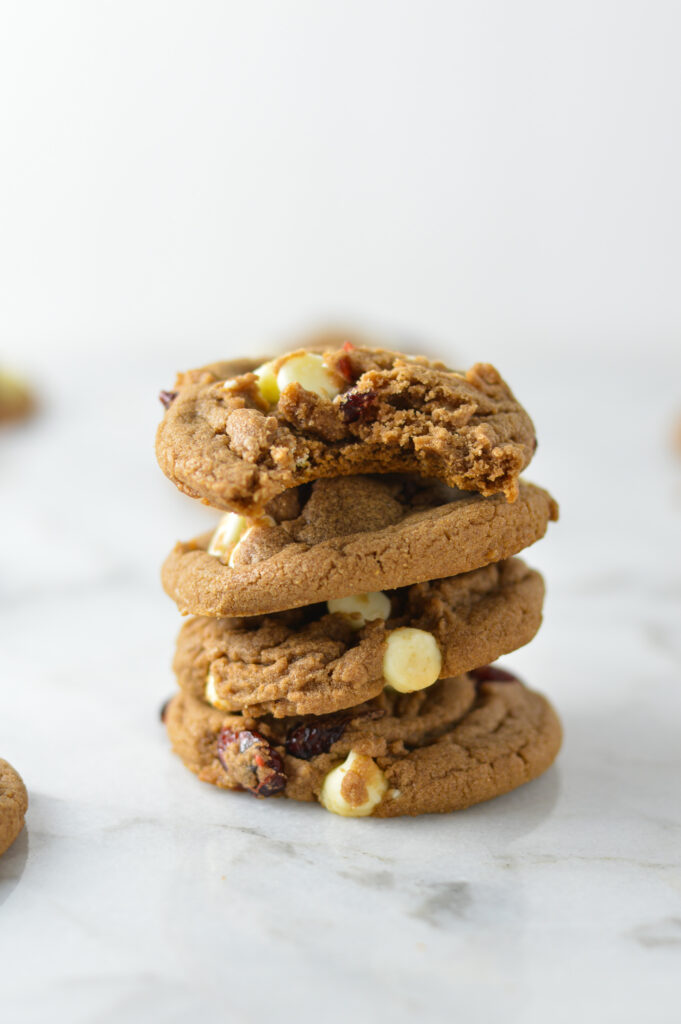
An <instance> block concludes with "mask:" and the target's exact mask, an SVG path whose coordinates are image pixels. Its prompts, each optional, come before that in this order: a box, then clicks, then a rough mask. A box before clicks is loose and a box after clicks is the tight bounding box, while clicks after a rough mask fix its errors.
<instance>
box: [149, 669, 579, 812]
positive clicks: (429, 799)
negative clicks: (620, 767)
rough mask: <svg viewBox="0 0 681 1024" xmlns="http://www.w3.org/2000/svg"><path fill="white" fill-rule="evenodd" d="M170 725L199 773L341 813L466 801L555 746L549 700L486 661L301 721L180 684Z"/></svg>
mask: <svg viewBox="0 0 681 1024" xmlns="http://www.w3.org/2000/svg"><path fill="white" fill-rule="evenodd" d="M495 676H496V677H497V678H495ZM165 722H166V727H167V729H168V734H169V736H170V739H171V742H172V744H173V747H174V749H175V752H176V753H177V754H178V755H179V756H180V758H181V759H182V761H183V762H184V763H185V765H186V766H187V767H188V768H189V769H190V770H191V771H193V772H195V773H196V774H197V775H198V776H199V778H200V779H201V780H202V781H203V782H209V783H212V784H213V785H215V786H219V787H221V788H223V789H237V790H248V791H250V792H251V793H253V794H254V795H256V796H263V797H264V796H273V795H276V794H281V795H284V796H287V797H290V798H292V799H294V800H306V801H310V800H318V801H319V802H320V803H321V804H322V805H323V806H324V807H325V808H326V809H327V810H329V811H332V812H334V813H336V814H341V815H343V816H347V817H367V816H370V815H371V816H373V817H377V818H389V817H396V816H398V815H405V814H408V815H415V814H426V813H430V812H439V811H454V810H461V809H463V808H465V807H469V806H470V805H472V804H475V803H479V802H481V801H483V800H489V799H491V798H492V797H495V796H499V795H500V794H502V793H507V792H508V791H509V790H512V789H514V788H516V787H517V786H520V785H522V784H523V783H525V782H529V781H530V780H531V779H534V778H536V777H537V776H538V775H540V774H541V773H542V772H544V771H545V770H546V769H547V768H548V767H549V765H550V764H551V763H552V761H553V760H554V758H555V756H556V754H557V753H558V750H559V748H560V743H561V727H560V722H559V720H558V718H557V716H556V713H555V711H554V710H553V708H552V707H551V705H550V704H549V703H548V701H547V700H545V698H544V697H542V696H541V695H539V694H537V693H534V692H533V691H531V690H529V689H527V688H526V687H525V686H524V685H523V684H522V683H520V682H519V681H518V680H516V679H515V678H514V677H513V676H511V675H510V674H509V673H505V672H499V671H498V670H495V669H494V668H493V667H492V668H487V669H481V670H479V671H478V672H477V673H471V674H469V675H468V676H459V677H458V678H456V679H446V680H441V681H440V682H439V683H437V684H436V685H435V686H433V687H431V688H430V689H428V690H422V691H420V692H418V693H412V694H399V693H394V692H389V691H384V692H383V693H382V694H380V696H378V697H376V698H375V699H374V700H372V701H370V702H368V703H365V704H362V705H360V706H359V707H355V708H352V709H350V710H349V711H347V712H344V713H341V714H339V715H333V716H327V717H322V718H306V719H302V720H301V719H294V720H283V719H270V718H268V719H257V720H254V719H251V718H249V717H248V716H242V715H225V714H224V713H221V712H219V711H216V710H214V709H212V708H210V707H208V706H207V705H205V704H203V703H202V702H200V701H198V700H196V699H195V698H193V697H191V696H189V695H188V694H185V693H182V694H180V695H179V696H176V697H174V698H173V699H172V700H171V701H170V703H169V704H168V706H167V708H166V711H165Z"/></svg>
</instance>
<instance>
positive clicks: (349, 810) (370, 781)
mask: <svg viewBox="0 0 681 1024" xmlns="http://www.w3.org/2000/svg"><path fill="white" fill-rule="evenodd" d="M387 790H388V780H387V779H386V777H385V775H384V774H383V772H382V771H381V769H380V768H379V767H378V765H377V764H376V762H375V761H374V760H372V758H370V757H367V756H366V754H357V753H355V751H354V750H351V751H350V753H349V754H348V756H347V757H346V759H345V761H343V764H339V765H338V767H337V768H334V769H333V771H331V772H329V774H328V775H327V776H326V778H325V779H324V782H323V785H322V789H321V793H320V794H319V802H320V804H322V806H323V807H325V808H326V810H327V811H331V813H332V814H340V815H342V816H343V817H344V818H366V817H367V816H368V815H369V814H371V812H372V811H373V809H374V807H377V806H378V804H380V802H381V800H382V799H383V797H384V796H385V794H386V792H387Z"/></svg>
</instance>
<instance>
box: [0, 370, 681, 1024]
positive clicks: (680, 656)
mask: <svg viewBox="0 0 681 1024" xmlns="http://www.w3.org/2000/svg"><path fill="white" fill-rule="evenodd" d="M86 369H87V368H84V367H83V365H82V363H81V361H80V360H78V361H76V360H74V361H73V362H71V363H69V362H68V360H66V359H65V360H63V361H62V362H60V363H59V364H58V365H56V366H55V367H54V368H53V372H52V373H51V375H50V377H49V380H44V389H45V399H46V401H45V406H44V410H43V412H42V414H41V415H40V416H39V417H38V418H36V420H35V421H33V422H32V423H29V424H26V425H25V426H24V427H17V428H12V429H10V430H8V431H7V432H4V433H3V435H2V439H1V441H0V446H1V451H2V454H1V455H0V458H1V460H2V466H1V472H2V489H3V495H2V517H3V523H2V525H3V538H4V542H3V551H2V571H1V573H0V616H1V628H2V642H1V644H0V686H1V687H2V704H1V708H2V711H1V716H0V754H1V755H2V756H4V757H6V758H7V759H8V760H10V761H12V762H13V763H14V764H15V765H16V767H17V768H18V769H19V770H20V772H21V773H22V775H23V777H24V779H25V780H26V783H27V785H28V788H29V791H30V800H31V804H30V809H29V814H28V827H27V830H26V831H25V832H24V833H23V834H22V836H21V838H20V839H19V840H18V842H17V843H16V844H15V846H14V847H13V848H12V849H11V851H10V852H9V853H8V854H7V855H6V856H4V857H3V858H2V860H0V975H1V979H0V993H1V998H2V1013H1V1017H2V1020H3V1024H4V1022H5V1021H7V1024H16V1022H18V1024H25V1022H29V1021H31V1022H32V1021H39V1020H40V1021H44V1020H45V1019H46V1018H45V1012H46V1008H49V1019H50V1022H51V1024H56V1022H60V1024H61V1022H65V1024H66V1022H68V1024H85V1022H91V1021H95V1022H109V1021H115V1022H118V1021H121V1022H122V1021H125V1022H126V1024H131V1022H132V1024H136V1022H138V1021H139V1022H143V1021H144V1022H146V1021H149V1020H162V1021H170V1022H183V1021H186V1020H190V1019H192V1020H193V1019H199V1015H205V1016H206V1017H209V1018H210V1019H218V1020H223V1019H224V1020H237V1019H238V1020H243V1021H254V1022H255V1021H261V1020H262V1018H263V1014H265V1015H266V1016H267V1017H268V1018H272V1019H276V1020H281V1021H289V1020H290V1021H296V1022H301V1024H305V1022H308V1021H309V1022H315V1024H316V1022H318V1021H320V1020H324V1021H333V1022H335V1021H338V1022H347V1021H348V1020H352V1019H357V1020H361V1021H364V1020H372V1021H381V1020H386V1021H388V1020H390V1021H391V1022H395V1024H399V1022H402V1021H404V1022H407V1021H409V1022H410V1024H411V1022H413V1021H414V1020H427V1021H435V1022H438V1021H452V1020H459V1019H461V1020H465V1021H466V1022H473V1024H475V1022H478V1021H480V1022H487V1021H489V1020H491V1019H498V1018H500V1017H503V1019H504V1020H511V1021H518V1022H524V1024H525V1022H537V1024H545V1022H546V1021H547V1020H551V1021H552V1022H557V1024H560V1022H566V1024H568V1022H569V1024H574V1021H575V1020H586V1021H598V1022H610V1021H612V1022H615V1021H616V1022H617V1024H626V1022H637V1024H638V1022H640V1021H642V1020H645V1021H646V1022H666V1021H673V1020H676V1019H678V1005H679V978H680V977H681V864H680V856H679V851H680V848H681V807H680V806H679V796H678V793H679V789H678V787H679V778H680V769H681V743H680V742H679V735H680V727H681V716H680V711H681V686H680V684H679V679H680V678H681V644H680V640H679V637H680V635H681V634H680V632H679V622H680V621H681V564H680V560H679V534H680V526H681V500H680V496H681V485H680V481H681V458H676V457H675V456H674V454H673V453H672V452H671V450H670V449H669V448H668V447H667V445H666V438H667V433H666V431H667V424H668V421H669V417H670V415H671V413H672V412H673V409H674V405H675V402H676V401H677V399H678V396H679V388H678V381H679V379H681V372H680V371H681V363H679V361H678V360H677V361H676V362H674V361H673V360H670V364H669V366H668V367H667V372H666V373H664V374H661V376H660V379H658V381H657V383H656V391H655V393H654V394H653V393H652V391H650V392H646V391H645V389H644V390H643V391H641V389H640V388H638V386H637V382H638V370H637V367H636V365H635V364H634V362H633V361H632V362H631V363H630V364H627V363H626V361H625V362H623V363H622V364H621V365H619V366H618V367H614V368H613V367H611V366H608V367H607V368H605V367H604V372H605V370H606V369H607V372H608V373H609V374H610V378H611V381H612V387H611V394H612V398H611V400H610V403H609V405H607V407H605V408H603V407H599V401H600V398H599V395H600V392H599V391H598V383H599V382H598V378H597V375H595V374H591V375H589V376H586V377H585V375H584V374H583V373H582V372H581V371H580V368H579V366H578V365H576V364H575V365H566V366H561V369H560V373H556V372H555V368H554V367H553V366H552V365H551V363H550V361H549V360H546V361H544V362H542V361H541V360H537V359H533V360H532V361H530V360H529V359H528V360H525V361H523V360H519V361H518V364H517V366H516V369H515V376H514V381H513V382H514V385H516V386H517V390H518V391H519V392H522V397H523V399H524V401H525V402H526V404H527V405H528V407H529V408H530V409H531V410H532V411H533V413H534V414H535V418H536V420H537V423H538V427H539V433H540V437H541V445H540V448H539V452H538V455H537V458H536V460H535V463H534V464H533V466H532V471H531V474H530V477H531V479H534V480H537V481H538V482H540V483H542V484H545V485H546V486H548V487H549V488H551V489H552V490H553V491H554V492H555V494H556V496H557V497H558V498H559V499H560V500H561V507H562V519H561V522H560V523H559V524H558V525H556V526H553V527H552V528H551V529H550V531H549V536H548V538H547V539H546V540H545V541H542V542H541V543H540V544H538V545H537V546H536V547H535V548H534V549H532V550H530V551H528V552H527V556H526V557H527V559H528V561H529V562H530V563H531V564H533V565H536V566H537V567H539V568H541V569H542V571H544V573H545V575H546V578H547V585H548V597H547V602H546V609H545V623H544V626H543V627H542V630H541V632H540V634H539V636H538V637H537V638H536V640H535V641H534V642H533V643H532V644H531V645H530V646H529V647H528V648H526V649H525V650H522V651H518V652H516V654H514V655H512V656H509V657H508V658H507V659H505V661H506V663H507V664H508V665H509V666H511V667H514V668H515V669H517V670H518V671H519V672H520V673H521V674H522V675H523V676H524V677H525V678H526V679H527V680H528V681H529V682H530V683H532V684H534V685H536V686H537V687H538V688H540V689H543V690H545V691H546V692H547V693H548V694H549V695H550V696H551V697H552V699H553V700H554V701H555V703H556V705H557V706H558V708H559V710H560V711H561V714H562V716H563V719H564V723H565V729H566V738H565V747H564V750H563V752H562V754H561V756H560V758H559V760H558V762H557V764H556V766H555V767H554V768H553V769H551V770H550V771H549V772H548V773H547V774H546V775H545V776H544V777H543V778H541V779H540V780H538V781H537V782H535V783H533V784H532V785H530V786H527V787H525V788H523V789H521V790H518V791H516V792H515V793H512V794H509V795H508V796H506V797H503V798H501V799H499V800H497V801H494V802H492V803H489V804H486V805H482V806H479V807H475V808H472V809H470V810H469V811H466V812H464V813H461V814H458V815H452V816H444V817H426V818H423V819H417V820H406V821H402V820H396V821H385V822H383V821H371V820H366V821H365V820H357V821H356V820H345V819H340V818H335V817H333V816H331V815H329V814H327V813H325V812H324V811H322V810H321V809H320V808H319V807H316V806H302V805H297V804H294V803H289V802H286V801H262V802H257V801H254V800H252V799H251V798H250V797H247V796H246V795H243V796H239V795H231V796H230V795H228V794H225V793H221V792H217V791H215V790H213V789H212V788H210V787H208V786H203V785H201V784H200V783H199V782H198V781H197V780H196V779H195V778H193V777H192V776H191V775H190V774H189V773H187V772H186V771H185V770H184V768H183V767H182V765H181V764H180V763H179V761H178V760H177V759H175V758H174V757H173V756H172V755H171V754H170V752H169V749H168V744H167V741H166V738H165V734H164V731H163V729H162V728H161V726H160V724H159V721H158V708H159V705H160V703H161V701H162V700H163V699H164V698H165V697H166V696H167V695H168V693H169V692H170V691H171V689H172V686H173V681H172V678H171V673H170V669H169V661H170V657H171V650H172V644H173V641H174V635H175V633H176V630H177V628H178V627H179V624H180V620H179V617H178V615H177V613H176V611H175V609H174V607H173V606H172V604H171V603H170V602H169V601H168V599H167V598H166V597H165V596H164V595H163V593H162V591H161V588H160V584H159V582H158V566H159V564H160V562H161V559H162V558H163V556H164V554H165V552H166V550H167V549H168V548H169V547H170V545H171V544H172V543H173V542H174V541H175V540H176V539H177V538H179V537H187V536H190V535H192V534H193V533H195V532H198V530H200V529H203V528H205V526H206V524H209V523H211V522H212V521H213V519H214V513H212V512H211V511H210V510H207V509H205V508H203V507H201V506H199V505H198V504H197V503H192V502H190V501H188V500H187V499H184V498H183V497H181V496H180V495H179V494H177V493H176V492H175V490H174V489H173V487H172V486H171V485H170V484H168V483H167V482H166V481H165V480H164V478H163V477H162V475H161V473H160V471H159V470H158V469H157V468H156V466H155V462H154V459H153V453H152V443H151V441H152V436H153V431H154V425H155V422H156V419H157V416H158V409H157V406H156V401H155V394H156V392H157V390H158V388H159V386H160V385H162V384H165V383H166V381H165V379H160V377H161V374H160V371H159V367H158V361H157V360H154V359H151V358H150V357H149V358H147V357H146V356H145V355H144V354H141V355H139V357H137V359H136V361H135V360H128V361H127V363H126V365H124V366H122V365H118V364H117V362H116V359H115V358H114V357H113V355H112V356H111V358H109V359H108V360H107V359H98V372H99V373H101V374H103V375H104V377H105V379H106V380H107V382H108V386H107V388H105V389H103V390H102V391H99V392H98V393H97V394H93V393H92V391H91V390H88V389H85V388H83V387H82V375H83V374H84V373H85V372H86ZM131 382H133V383H131ZM123 388H127V389H128V401H127V406H126V411H127V415H126V417H125V419H124V420H121V419H120V418H119V417H118V416H117V410H118V408H119V405H118V402H119V395H120V391H121V389H123ZM575 390H579V393H580V394H581V396H582V398H583V405H584V408H585V409H590V410H592V411H593V415H592V417H591V418H588V417H585V418H580V419H577V418H574V417H572V415H571V410H572V406H571V404H570V402H569V401H568V397H567V396H568V394H570V393H572V394H574V393H575ZM634 396H636V423H635V424H634V422H633V420H632V414H631V409H632V407H633V406H632V403H633V401H634ZM606 427H607V429H606ZM613 439H616V440H617V444H614V440H613ZM610 454H612V460H611V461H608V460H607V459H606V460H605V462H603V461H602V459H601V456H602V457H603V458H604V459H605V456H606V455H608V456H609V455H610ZM631 465H635V466H636V467H637V469H636V479H635V480H631V479H630V478H629V477H628V476H627V475H626V470H627V467H630V466H631Z"/></svg>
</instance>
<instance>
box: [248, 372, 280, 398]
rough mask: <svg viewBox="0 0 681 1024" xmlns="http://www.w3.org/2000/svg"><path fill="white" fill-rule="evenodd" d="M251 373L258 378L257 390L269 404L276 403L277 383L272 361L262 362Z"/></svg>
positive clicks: (277, 395)
mask: <svg viewBox="0 0 681 1024" xmlns="http://www.w3.org/2000/svg"><path fill="white" fill-rule="evenodd" d="M253 373H254V374H255V375H256V377H257V378H258V391H259V392H260V394H261V396H262V398H263V399H264V400H265V401H266V402H267V403H269V405H276V404H277V402H278V401H279V385H278V384H277V375H276V373H275V371H274V363H273V362H269V363H263V364H262V366H259V367H258V368H257V370H254V371H253Z"/></svg>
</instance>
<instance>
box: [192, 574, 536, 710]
mask: <svg viewBox="0 0 681 1024" xmlns="http://www.w3.org/2000/svg"><path fill="white" fill-rule="evenodd" d="M543 597H544V583H543V580H542V578H541V576H540V574H539V573H538V572H535V571H534V570H532V569H529V568H528V567H527V566H526V565H525V564H524V562H522V561H520V559H518V558H512V559H509V560H507V561H503V562H498V563H496V564H493V565H488V566H486V567H484V568H482V569H476V570H475V571H473V572H469V573H464V574H462V575H459V576H453V577H450V578H448V579H442V580H434V581H430V582H427V583H418V584H415V585H413V586H411V587H406V588H404V589H401V590H393V591H388V592H387V593H383V594H380V595H373V596H372V598H371V603H370V606H369V607H370V608H371V609H373V610H369V611H367V605H366V602H364V603H363V602H361V601H360V602H357V603H356V604H354V603H353V602H345V601H341V602H339V605H340V608H337V606H336V603H334V602H331V607H330V608H327V605H326V604H318V605H314V606H312V607H307V608H300V609H297V610H295V611H288V612H279V613H276V614H273V615H268V616H263V617H260V616H255V617H251V618H241V619H215V618H205V617H201V618H196V619H191V620H190V621H189V622H187V623H186V624H185V625H184V626H183V628H182V630H181V631H180V635H179V638H178V643H177V651H176V654H175V660H174V663H173V668H174V670H175V673H176V676H177V680H178V683H179V685H180V686H181V687H182V689H184V690H185V691H186V692H188V693H190V694H191V695H192V696H193V697H196V698H198V699H205V700H207V701H208V702H209V703H212V704H214V705H215V706H216V707H218V708H220V709H221V710H223V711H243V712H244V713H247V714H249V715H251V716H252V717H256V716H260V715H265V714H269V715H273V716H276V717H278V718H281V717H287V716H291V715H308V714H313V715H320V714H327V713H330V712H333V711H337V710H339V709H342V708H348V707H353V706H354V705H356V704H360V703H362V702H363V701H366V700H369V699H370V698H372V697H375V696H376V695H377V694H379V693H380V692H381V691H382V689H383V687H384V686H385V685H386V682H388V683H390V684H391V685H393V686H394V687H396V688H398V689H401V690H415V689H418V688H421V687H425V686H429V685H431V684H432V683H434V682H435V680H436V679H438V678H445V677H448V676H453V675H460V674H462V673H463V672H467V671H469V670H471V669H473V668H476V667H477V666H478V665H481V664H487V663H488V662H490V661H494V660H495V659H496V658H499V657H501V656H502V655H503V654H508V653H510V652H511V651H514V650H516V649H517V648H518V647H521V646H523V645H524V644H526V643H529V641H530V640H531V639H532V637H533V636H534V635H535V633H536V632H537V630H538V629H539V626H540V623H541V610H542V601H543ZM358 609H359V610H358ZM353 611H354V612H355V614H354V615H353V614H351V613H352V612H353Z"/></svg>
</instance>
